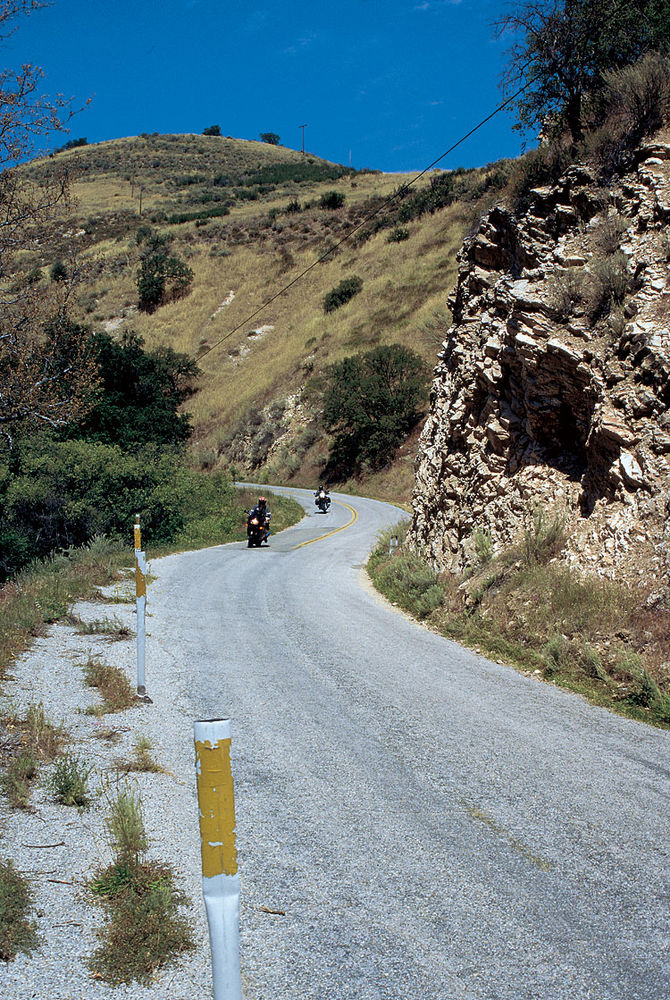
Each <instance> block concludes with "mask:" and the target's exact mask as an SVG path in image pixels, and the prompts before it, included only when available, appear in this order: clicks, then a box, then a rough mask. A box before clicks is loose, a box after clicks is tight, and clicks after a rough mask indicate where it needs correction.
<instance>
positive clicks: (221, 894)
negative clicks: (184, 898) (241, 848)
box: [193, 719, 242, 1000]
mask: <svg viewBox="0 0 670 1000" xmlns="http://www.w3.org/2000/svg"><path fill="white" fill-rule="evenodd" d="M193 730H194V740H195V770H196V779H197V786H198V807H199V811H200V847H201V852H202V892H203V895H204V897H205V909H206V910H207V921H208V923H209V941H210V945H211V949H212V979H213V982H214V1000H242V980H241V972H240V876H239V874H238V870H237V848H236V846H235V796H234V790H233V773H232V769H231V765H230V743H231V739H230V719H210V720H208V721H201V722H196V723H194V726H193Z"/></svg>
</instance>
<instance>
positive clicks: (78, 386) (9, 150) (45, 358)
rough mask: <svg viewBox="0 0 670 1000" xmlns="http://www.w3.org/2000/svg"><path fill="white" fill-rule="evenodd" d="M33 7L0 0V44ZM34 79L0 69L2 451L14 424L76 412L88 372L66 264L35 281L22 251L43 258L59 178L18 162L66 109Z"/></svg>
mask: <svg viewBox="0 0 670 1000" xmlns="http://www.w3.org/2000/svg"><path fill="white" fill-rule="evenodd" d="M43 6H46V4H44V3H41V2H39V0H0V40H2V39H3V38H6V37H7V36H8V35H9V34H11V33H12V31H13V30H15V27H16V23H15V22H16V21H17V19H19V18H20V17H21V16H25V15H28V14H30V13H32V12H34V11H36V10H38V9H39V8H40V7H43ZM42 78H43V73H42V70H41V69H40V68H39V67H37V66H33V65H30V64H26V65H23V66H21V67H20V69H18V70H13V69H2V70H0V437H1V439H2V442H3V443H4V444H5V446H9V447H11V445H12V443H13V440H14V435H15V434H16V432H17V431H18V430H21V429H24V428H28V429H35V428H38V427H60V426H63V425H65V424H67V423H69V422H70V421H71V420H73V419H75V418H77V417H78V416H80V415H81V413H82V412H83V411H84V409H85V408H86V406H87V405H88V402H89V399H90V393H91V387H92V383H93V382H94V380H95V370H96V369H95V365H94V363H93V360H92V358H91V357H90V353H89V352H88V351H87V350H86V347H85V341H86V337H87V333H86V331H83V332H81V330H82V328H78V329H77V332H76V333H73V331H72V330H71V329H70V327H69V324H68V322H67V311H68V303H69V299H70V296H71V293H72V286H73V282H74V281H75V280H76V275H77V271H76V268H73V269H72V273H71V275H70V278H69V280H68V281H63V282H57V283H54V282H52V283H51V284H48V283H47V285H46V286H45V285H43V284H41V283H40V281H39V277H40V273H39V271H36V270H35V266H34V264H31V263H30V251H37V250H39V252H40V254H41V255H44V254H45V250H46V249H47V248H48V246H49V242H50V240H51V238H52V236H53V230H54V225H55V222H56V219H57V216H58V213H59V211H61V210H62V209H63V207H64V206H66V204H67V196H68V177H67V174H66V173H65V172H64V171H63V170H62V169H61V170H56V169H54V170H50V171H44V172H42V175H41V177H40V179H39V180H35V179H33V178H32V177H31V176H30V175H29V173H28V172H27V171H26V170H25V169H22V168H21V166H20V164H21V162H22V161H25V160H26V159H28V158H29V157H30V156H31V155H32V154H34V153H35V151H36V146H37V143H38V142H39V141H40V140H41V139H44V138H45V137H46V136H48V135H50V134H52V133H53V132H54V131H63V130H65V128H66V124H67V122H68V120H69V119H70V117H71V116H72V114H73V113H74V112H73V110H72V107H71V104H70V102H69V101H67V100H65V98H63V97H62V96H60V95H59V96H56V97H54V98H50V97H46V96H44V95H43V94H42V93H41V89H40V88H41V80H42ZM18 251H22V255H21V257H20V258H19V257H18V256H17V254H18ZM26 251H28V253H27V254H26V253H25V252H26ZM34 279H37V280H34Z"/></svg>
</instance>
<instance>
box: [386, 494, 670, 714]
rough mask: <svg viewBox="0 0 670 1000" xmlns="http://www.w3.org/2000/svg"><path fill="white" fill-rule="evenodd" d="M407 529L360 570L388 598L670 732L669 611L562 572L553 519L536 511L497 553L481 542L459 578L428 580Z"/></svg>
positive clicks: (480, 648) (560, 537)
mask: <svg viewBox="0 0 670 1000" xmlns="http://www.w3.org/2000/svg"><path fill="white" fill-rule="evenodd" d="M405 527H406V523H405V524H400V525H398V526H397V527H396V528H394V529H392V530H389V531H388V532H386V533H385V534H384V535H383V536H382V537H381V538H380V540H379V543H378V545H377V547H376V548H375V550H374V552H373V553H372V555H371V557H370V561H369V563H368V571H369V573H370V576H371V578H372V580H373V582H374V584H375V586H376V587H377V588H378V589H379V590H380V591H381V592H382V593H383V594H384V595H385V596H386V597H387V598H388V599H389V600H391V601H393V603H395V604H397V605H398V606H399V607H401V608H403V609H404V610H406V611H408V612H409V613H410V614H412V615H414V616H415V617H416V618H420V619H423V620H424V621H425V622H426V624H427V625H429V626H430V627H431V628H434V629H436V630H437V631H439V632H441V633H442V634H443V635H445V636H447V637H448V638H450V639H455V640H456V641H457V642H460V643H461V644H463V645H465V646H469V647H471V648H473V649H475V650H476V651H477V652H479V653H482V654H484V655H486V656H489V657H491V658H493V659H497V660H498V661H499V662H505V663H509V664H510V665H512V666H515V667H517V668H518V669H520V670H522V671H523V672H524V673H526V674H528V675H534V676H537V677H538V678H540V679H542V680H547V681H551V682H552V683H554V684H557V685H559V686H560V687H565V688H567V689H568V690H570V691H574V692H576V693H578V694H581V695H583V696H584V697H586V698H588V699H589V701H591V702H592V703H593V704H596V705H603V706H605V707H606V708H610V709H612V710H613V711H615V712H618V713H619V714H621V715H627V716H629V717H630V718H634V719H640V720H643V721H645V722H650V723H652V724H653V725H657V726H661V727H664V728H670V674H668V669H667V664H668V660H669V659H670V639H669V637H670V611H667V610H664V609H658V608H657V609H653V610H651V609H646V608H645V606H644V602H643V600H642V597H641V595H640V594H637V593H635V592H634V591H632V590H631V589H629V588H626V587H624V586H621V585H619V584H616V583H613V582H611V581H609V580H601V579H596V578H593V577H585V576H580V575H579V574H577V573H576V572H574V571H573V570H570V569H569V568H567V567H566V566H564V565H561V564H560V562H558V561H557V560H556V556H557V555H559V554H560V551H561V549H562V548H563V545H564V544H565V529H564V523H563V520H562V518H561V517H560V516H559V515H555V516H553V515H550V514H546V513H545V512H543V511H541V510H538V511H537V512H536V514H535V516H534V518H533V520H532V523H531V525H530V526H529V527H528V529H527V530H526V531H525V532H524V535H523V537H522V538H521V539H519V542H518V544H517V545H516V546H514V547H512V548H509V549H507V550H506V551H503V552H500V553H498V554H496V555H493V553H492V548H491V546H490V544H487V539H486V537H485V536H484V535H482V536H481V537H480V539H479V544H478V545H476V546H475V550H476V552H477V553H478V556H477V558H476V561H475V564H474V566H473V567H471V568H470V570H469V571H468V572H467V573H465V574H463V575H460V576H458V575H456V576H454V575H452V574H450V573H443V574H440V575H438V574H437V573H435V572H434V570H432V569H431V567H430V566H429V565H428V564H427V563H426V562H425V561H424V560H423V559H421V558H420V557H419V556H418V555H417V554H416V553H415V552H413V551H412V550H411V549H409V548H408V546H407V545H406V544H405V543H404V532H405ZM392 537H397V538H399V539H400V544H399V546H398V547H397V548H392V547H391V545H390V539H391V538H392Z"/></svg>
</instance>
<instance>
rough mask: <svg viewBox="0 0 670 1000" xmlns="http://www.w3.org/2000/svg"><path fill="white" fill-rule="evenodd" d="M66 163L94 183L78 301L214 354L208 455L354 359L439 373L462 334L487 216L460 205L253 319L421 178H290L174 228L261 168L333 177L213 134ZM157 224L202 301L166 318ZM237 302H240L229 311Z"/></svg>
mask: <svg viewBox="0 0 670 1000" xmlns="http://www.w3.org/2000/svg"><path fill="white" fill-rule="evenodd" d="M61 160H62V162H66V161H67V163H68V164H71V165H72V166H73V167H76V168H77V169H78V170H79V180H78V181H77V182H76V184H75V194H76V196H77V199H78V204H77V205H76V219H75V220H72V223H71V229H72V230H74V231H77V230H78V227H83V228H85V229H87V235H86V236H85V237H81V238H80V240H79V241H78V245H79V246H81V248H82V249H81V251H80V255H81V256H82V257H83V259H85V260H86V261H87V262H88V265H89V268H90V271H91V275H90V278H88V279H87V281H86V284H85V287H84V288H82V289H81V292H80V294H79V297H78V308H79V311H80V315H81V318H82V319H83V320H84V321H85V322H89V323H91V324H92V326H93V328H94V329H110V330H113V331H118V332H119V333H120V332H123V331H124V330H133V331H134V332H136V333H137V334H139V335H140V336H142V337H143V338H144V340H145V342H146V344H147V346H148V347H149V348H155V347H157V346H159V345H167V346H169V347H172V348H173V349H174V350H176V351H180V352H183V353H186V354H189V355H191V356H195V357H199V356H201V361H200V367H201V371H202V375H201V378H200V382H199V387H198V392H197V393H196V395H195V396H194V397H193V398H192V399H191V400H189V402H188V404H187V409H188V410H189V412H190V413H191V414H192V418H193V424H194V429H195V433H194V443H195V445H196V447H197V448H204V449H214V451H217V450H218V448H219V446H220V444H221V443H222V442H223V441H224V440H225V439H226V435H227V434H229V433H230V429H231V426H233V425H234V424H235V423H236V422H237V421H238V420H239V418H240V416H241V415H242V414H243V413H244V412H245V410H246V409H248V407H250V406H255V407H258V406H262V405H265V404H267V403H269V402H270V401H272V400H273V399H281V398H285V397H286V396H288V395H290V394H292V393H294V392H297V391H299V390H300V389H301V388H302V387H304V386H305V384H306V383H307V382H308V381H309V380H310V379H312V380H313V383H315V382H317V381H318V379H319V377H320V376H322V375H323V373H324V372H325V371H326V369H327V366H328V365H329V364H331V363H332V362H335V361H338V360H340V359H341V358H343V357H345V356H346V355H348V354H352V353H355V352H357V351H362V350H368V349H370V348H371V347H374V346H377V345H385V344H390V343H401V344H404V345H406V346H409V347H411V348H412V349H413V350H414V351H416V352H418V353H419V354H420V355H421V356H422V357H423V358H424V359H425V360H426V362H427V363H428V364H429V366H430V365H432V364H433V362H434V360H435V357H436V353H437V350H438V348H439V344H440V342H441V340H442V339H443V338H444V333H445V331H446V326H447V325H448V321H449V315H448V312H447V309H446V304H445V303H446V297H447V294H448V292H449V291H450V289H451V287H452V286H453V284H454V282H455V278H456V253H457V250H458V247H459V246H460V243H461V240H462V235H463V233H464V231H465V230H466V229H467V227H468V226H469V225H470V224H471V221H472V213H473V211H474V207H475V206H474V204H473V205H470V206H463V205H460V204H458V203H455V204H454V205H452V206H451V207H449V208H446V209H442V210H440V211H437V212H435V214H433V215H424V216H423V217H422V218H421V219H420V220H419V221H416V222H410V223H407V229H408V230H409V237H408V239H406V240H405V241H403V242H395V243H389V242H388V233H389V231H388V230H382V231H380V232H379V233H377V234H376V235H375V236H373V237H371V238H369V239H368V240H367V241H365V242H363V243H357V242H356V240H355V239H353V240H351V241H347V242H346V243H344V245H343V246H342V247H341V248H340V250H339V251H337V253H335V254H334V255H333V256H332V257H329V258H328V259H327V260H325V261H324V262H323V263H320V264H318V265H316V266H315V267H313V268H312V269H311V270H310V271H309V273H307V274H306V275H305V276H304V277H302V278H301V279H300V280H299V281H298V282H297V283H296V284H295V285H294V286H292V287H291V288H290V289H289V290H288V291H287V292H285V293H283V294H281V295H280V296H279V297H278V298H277V299H275V301H273V302H272V304H271V305H269V306H267V307H266V308H264V309H263V310H262V311H261V312H260V313H259V314H258V315H257V316H255V317H254V319H252V320H248V317H249V316H250V315H251V314H253V313H254V312H255V311H256V310H257V309H259V308H260V307H261V306H263V304H264V303H265V302H266V301H267V300H268V299H269V298H270V297H271V296H273V295H274V294H275V293H277V292H280V291H281V290H282V288H283V287H284V286H285V285H286V284H287V283H288V282H290V281H291V280H293V279H294V278H295V277H296V276H297V275H299V274H300V273H301V271H303V270H304V269H305V268H308V267H309V266H310V265H311V264H313V263H314V262H315V261H316V260H317V258H318V257H319V256H320V255H321V254H322V253H323V252H324V251H325V250H326V249H327V248H328V247H329V246H332V245H334V244H336V243H337V242H338V241H339V240H340V239H342V237H343V236H344V235H345V234H346V233H347V232H349V231H350V230H351V229H352V228H353V227H354V226H355V225H356V224H357V223H358V222H359V221H360V219H361V218H362V214H361V213H362V211H365V210H367V209H368V208H369V204H370V202H369V199H380V198H388V197H389V196H391V195H392V194H393V193H394V192H395V191H396V190H397V189H398V188H399V187H400V186H401V185H403V184H405V183H407V181H409V180H411V179H412V178H413V177H415V176H416V175H412V174H405V175H398V174H381V173H374V174H373V173H359V174H356V175H353V176H352V175H345V176H342V177H340V178H339V179H326V180H319V181H314V180H309V181H302V182H296V181H295V180H288V181H282V182H279V183H277V184H276V185H275V186H274V189H272V190H265V189H263V190H261V189H259V190H258V191H257V194H258V197H257V199H256V200H250V201H247V200H241V199H238V200H237V201H236V202H235V204H234V205H232V206H231V208H230V213H229V214H228V215H226V216H225V217H220V218H212V219H208V220H203V221H200V220H199V221H198V222H197V223H196V221H195V220H194V221H190V222H186V223H183V224H167V223H166V222H165V221H164V220H165V218H166V213H167V215H169V214H170V213H171V212H174V211H175V210H177V211H179V212H182V211H192V210H198V209H205V210H206V209H207V208H208V206H209V205H215V204H216V203H215V202H206V203H204V204H203V203H202V202H200V203H199V202H198V198H199V197H201V196H202V194H203V191H204V188H207V190H208V191H209V192H210V194H213V195H214V196H217V197H218V194H217V192H224V193H226V189H225V188H220V187H219V188H217V187H212V186H211V184H212V178H214V177H215V176H216V174H217V173H221V172H223V173H225V174H226V175H227V176H231V177H232V176H237V175H239V176H240V178H243V177H244V176H245V174H246V176H247V179H248V177H249V176H251V175H253V172H254V171H256V170H257V169H258V168H259V167H260V168H263V169H265V168H267V167H268V166H271V165H276V164H294V165H296V166H300V165H304V164H305V163H306V162H313V163H314V164H316V167H318V168H319V169H329V168H328V165H327V164H324V162H323V161H318V160H317V159H316V158H313V159H312V158H310V157H309V156H308V157H307V158H306V159H303V158H302V157H301V155H300V153H298V152H296V151H295V150H289V149H286V148H285V147H281V146H279V147H274V146H270V145H268V144H265V143H260V142H257V143H253V142H252V143H250V142H246V141H243V140H235V139H228V138H225V137H221V138H218V137H209V136H142V137H137V138H129V139H118V140H114V141H113V142H110V143H100V144H97V145H91V146H86V147H81V148H79V149H76V150H73V151H70V152H67V153H62V154H58V157H57V158H56V162H60V161H61ZM320 164H321V166H319V165H320ZM34 169H35V170H39V169H40V164H39V163H38V164H36V165H35V166H34ZM189 177H191V178H193V177H195V178H209V180H207V181H206V182H203V184H204V188H203V189H202V190H201V191H199V189H198V184H199V183H200V181H199V180H198V183H196V184H193V185H189V184H186V182H185V178H189ZM428 184H430V177H428V176H426V177H422V178H421V179H420V180H419V181H418V183H417V189H418V188H421V187H425V186H426V185H428ZM207 185H210V186H209V187H207ZM140 187H142V188H143V213H142V217H141V218H140V216H139V214H137V213H138V209H139V201H138V192H139V188H140ZM326 191H338V192H340V193H342V194H343V195H344V196H345V202H344V206H343V207H342V208H341V209H338V210H335V211H324V210H322V209H320V208H319V207H318V201H319V198H320V197H321V195H322V194H323V193H324V192H326ZM290 201H297V202H298V203H299V205H300V207H301V211H300V212H294V213H287V212H286V208H287V205H288V204H289V202H290ZM375 204H378V201H377V202H375ZM310 206H311V207H310ZM133 213H134V214H133ZM156 213H158V214H156ZM161 213H163V214H161ZM152 216H153V217H154V221H153V222H152ZM145 224H152V225H153V226H154V228H156V229H158V230H159V231H160V232H162V233H169V234H171V235H172V237H173V248H174V250H175V252H176V253H178V254H179V256H180V257H182V259H184V260H185V261H186V262H187V263H188V265H189V266H190V267H191V268H192V269H193V272H194V280H193V283H192V290H191V292H190V294H188V295H187V296H186V297H185V298H183V299H181V300H179V301H176V302H172V303H170V304H167V305H165V306H163V307H161V308H160V309H159V310H157V311H156V312H155V313H154V314H152V315H146V314H139V313H137V312H136V303H137V288H136V273H137V267H138V262H139V250H138V246H137V243H136V240H135V233H136V230H137V228H138V227H139V226H140V225H145ZM353 275H358V276H359V277H360V278H361V279H362V281H363V287H362V290H361V292H360V294H358V295H356V296H355V298H353V299H352V300H351V301H350V302H349V303H347V304H346V305H345V306H343V307H342V308H340V309H337V310H336V311H335V312H332V313H328V314H326V313H325V312H324V309H323V300H324V296H325V295H326V294H327V293H328V292H329V291H330V290H331V289H332V288H333V287H335V286H336V285H337V284H338V283H339V282H340V281H341V280H342V279H344V278H347V277H351V276H353ZM44 280H47V279H46V277H45V279H44ZM231 292H232V293H233V298H232V301H230V303H229V304H227V305H224V302H226V300H227V299H228V298H229V296H230V293H231ZM238 325H239V327H240V329H239V330H236V332H235V333H232V334H230V331H232V330H234V329H235V328H236V327H237V326H238ZM265 327H272V329H271V330H268V331H267V332H266V333H265V335H263V336H262V337H258V336H255V337H249V336H248V335H249V333H250V332H251V331H253V330H254V329H258V328H265ZM229 334H230V335H229ZM219 341H223V342H221V343H218V342H219ZM214 345H217V346H214ZM210 347H212V348H214V349H213V350H212V351H211V352H210V353H204V352H205V351H206V350H207V349H208V348H210ZM316 457H317V456H316V454H315V455H314V456H311V458H310V461H311V460H312V459H314V458H316ZM409 464H410V463H407V462H405V464H404V465H403V467H402V470H401V474H400V473H399V477H400V480H401V481H402V485H401V483H400V482H398V483H397V484H396V485H397V488H398V489H400V490H401V492H402V493H403V495H406V494H407V492H408V491H409V485H410V484H409V479H410V476H409V472H408V468H405V466H408V467H409ZM377 478H379V477H376V480H377ZM382 478H383V476H382ZM393 478H394V476H391V480H392V479H393ZM376 480H375V481H376ZM378 486H379V489H380V490H382V492H383V493H384V495H387V493H389V492H392V490H393V484H392V482H391V481H389V482H388V483H387V484H386V486H383V485H382V482H381V479H380V481H379V484H378Z"/></svg>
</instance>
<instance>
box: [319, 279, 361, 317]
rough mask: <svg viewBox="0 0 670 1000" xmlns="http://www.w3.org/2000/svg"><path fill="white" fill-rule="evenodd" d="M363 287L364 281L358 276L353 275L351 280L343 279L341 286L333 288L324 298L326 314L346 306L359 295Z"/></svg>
mask: <svg viewBox="0 0 670 1000" xmlns="http://www.w3.org/2000/svg"><path fill="white" fill-rule="evenodd" d="M362 287H363V279H362V278H359V277H358V275H352V276H351V278H343V279H342V281H341V282H340V283H339V285H336V286H335V288H332V289H331V290H330V291H329V292H328V294H327V295H326V296H325V297H324V300H323V308H324V312H327V313H328V312H334V310H335V309H339V308H340V306H343V305H345V304H346V303H347V302H349V301H350V300H351V299H353V297H354V295H358V293H359V292H360V290H361V288H362Z"/></svg>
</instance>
